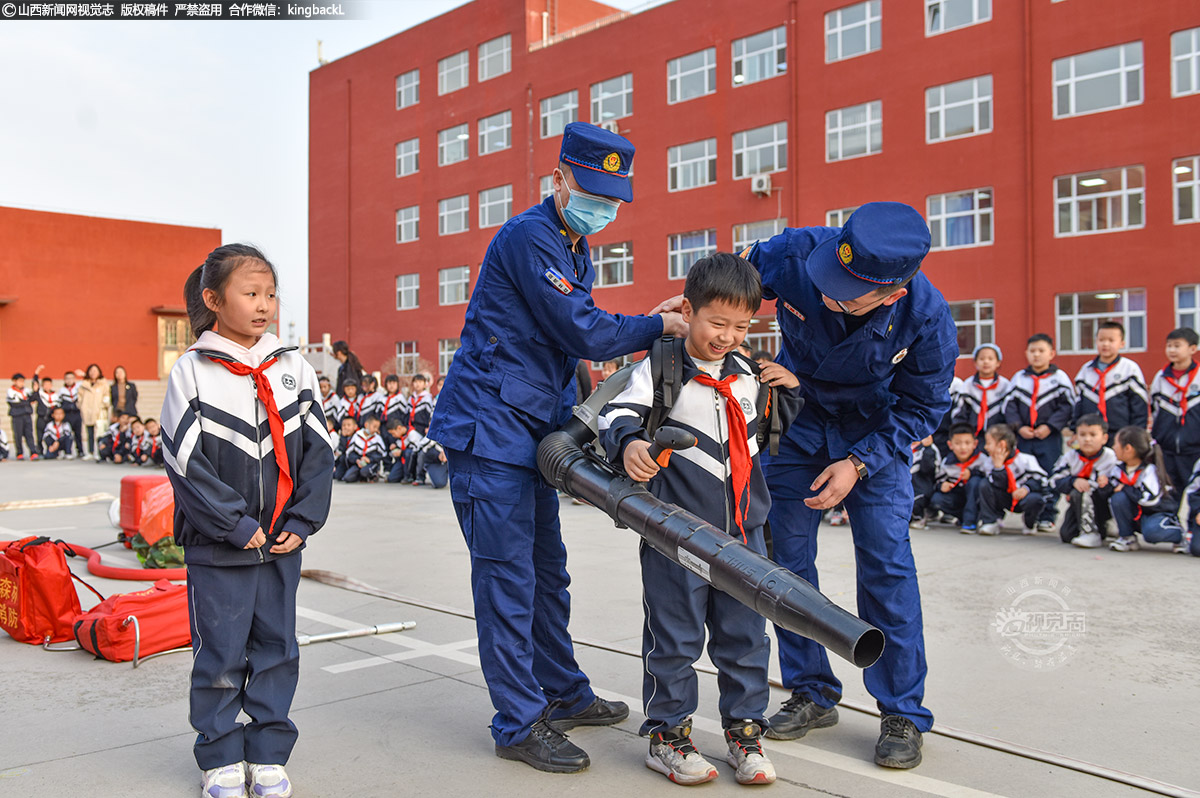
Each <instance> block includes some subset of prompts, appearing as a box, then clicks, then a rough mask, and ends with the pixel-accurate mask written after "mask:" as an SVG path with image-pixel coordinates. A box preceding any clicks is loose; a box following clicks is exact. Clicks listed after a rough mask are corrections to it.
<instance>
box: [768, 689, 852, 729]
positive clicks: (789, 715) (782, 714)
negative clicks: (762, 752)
mask: <svg viewBox="0 0 1200 798" xmlns="http://www.w3.org/2000/svg"><path fill="white" fill-rule="evenodd" d="M837 722H838V711H837V707H829V708H825V707H822V706H820V705H818V704H817V703H816V702H815V701H813V700H812V699H811V698H809V697H808V694H807V693H795V694H793V695H792V697H791V698H789V699H788V700H787V701H784V702H783V706H782V707H780V708H779V711H778V712H776V713H775V714H774V715H772V716H771V719H770V720H768V721H767V736H768V737H770V738H771V739H772V740H799V739H800V738H801V737H803V736H804V735H806V734H808V732H809V731H810V730H812V729H825V728H828V727H829V726H833V725H834V724H836V723H837Z"/></svg>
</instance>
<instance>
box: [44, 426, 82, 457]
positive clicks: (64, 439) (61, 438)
mask: <svg viewBox="0 0 1200 798" xmlns="http://www.w3.org/2000/svg"><path fill="white" fill-rule="evenodd" d="M74 441H75V433H74V432H73V431H72V430H71V425H70V424H68V423H67V422H65V421H64V422H63V423H61V424H56V423H54V422H53V421H51V422H50V423H49V424H47V425H46V429H45V430H43V431H42V445H43V446H45V447H46V449H47V451H48V450H49V448H50V444H52V443H57V444H58V452H59V453H60V454H67V453H68V452H70V451H71V444H72V443H73V442H74Z"/></svg>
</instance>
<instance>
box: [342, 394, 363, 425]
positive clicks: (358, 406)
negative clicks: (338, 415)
mask: <svg viewBox="0 0 1200 798" xmlns="http://www.w3.org/2000/svg"><path fill="white" fill-rule="evenodd" d="M365 400H366V397H365V396H362V395H360V396H356V397H354V398H353V399H347V400H346V414H347V415H349V416H351V417H353V418H354V420H355V421H360V422H361V421H362V410H363V402H364V401H365Z"/></svg>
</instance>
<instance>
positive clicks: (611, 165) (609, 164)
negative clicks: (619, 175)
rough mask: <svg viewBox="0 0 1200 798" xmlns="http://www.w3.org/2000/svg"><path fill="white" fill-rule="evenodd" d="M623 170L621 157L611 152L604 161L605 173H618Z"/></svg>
mask: <svg viewBox="0 0 1200 798" xmlns="http://www.w3.org/2000/svg"><path fill="white" fill-rule="evenodd" d="M620 168H621V156H620V155H617V154H616V153H615V152H610V153H609V154H608V156H607V157H606V158H605V159H604V171H606V172H616V171H618V170H620Z"/></svg>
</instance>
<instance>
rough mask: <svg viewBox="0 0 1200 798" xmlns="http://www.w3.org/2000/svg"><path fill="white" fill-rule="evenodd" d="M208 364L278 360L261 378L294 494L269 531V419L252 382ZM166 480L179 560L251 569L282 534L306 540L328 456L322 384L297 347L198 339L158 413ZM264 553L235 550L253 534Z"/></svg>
mask: <svg viewBox="0 0 1200 798" xmlns="http://www.w3.org/2000/svg"><path fill="white" fill-rule="evenodd" d="M209 356H212V357H216V358H221V359H226V360H230V361H236V362H240V363H244V364H245V365H247V366H250V367H251V368H255V367H257V366H259V365H260V364H261V363H263V362H266V361H267V360H270V359H271V358H272V357H278V360H276V361H275V363H273V364H272V365H271V366H270V367H269V368H267V369H266V371H265V372H263V376H265V377H266V378H267V379H268V380H269V381H270V385H271V390H272V392H273V393H274V396H275V403H276V405H277V406H278V408H279V414H280V417H281V418H282V420H283V430H284V446H285V448H286V450H287V456H288V465H289V468H290V471H291V476H292V482H293V488H292V495H291V496H290V497H289V499H288V502H287V504H286V505H285V507H284V508H283V512H282V513H281V514H280V516H279V520H278V523H277V524H276V528H275V529H269V528H268V527H269V526H270V524H271V517H272V515H273V513H274V509H275V493H276V489H277V487H278V483H279V467H278V465H277V464H276V462H275V453H274V449H273V446H272V440H271V428H270V425H269V422H268V419H267V411H266V408H265V407H264V406H263V403H262V402H261V401H260V400H259V398H258V395H257V393H256V391H255V387H254V381H253V379H252V378H251V377H249V376H245V377H241V376H238V375H236V374H233V373H232V372H230V371H228V370H226V369H225V367H224V366H222V365H221V364H220V363H214V362H212V361H211V360H209ZM161 420H162V438H163V448H164V459H165V461H166V466H167V476H168V477H169V478H170V480H171V485H172V486H173V487H174V488H175V540H176V542H178V543H179V544H181V545H182V546H183V547H184V551H185V555H184V556H185V560H186V561H187V562H188V563H197V564H200V565H251V564H255V563H260V562H263V561H264V560H267V559H274V558H275V557H276V556H278V555H274V554H271V552H270V547H271V545H272V543H273V541H274V540H275V539H277V537H278V532H280V531H283V530H286V531H288V532H290V533H292V534H295V535H299V536H300V537H301V538H302V539H306V538H307V537H308V536H309V535H311V534H312V533H313V532H315V531H317V530H318V529H320V527H321V526H322V525H323V524H324V523H325V519H326V517H327V516H328V514H329V500H330V495H331V493H332V482H333V479H332V472H333V453H332V452H331V451H330V450H329V438H328V431H327V430H326V428H325V418H324V415H323V413H322V412H321V402H320V386H319V385H318V384H317V375H316V372H315V371H313V368H312V366H310V365H309V364H308V362H307V361H306V360H305V359H304V358H303V357H301V356H300V354H299V353H298V352H297V351H296V347H284V346H280V344H279V339H278V338H276V337H275V336H274V335H272V334H270V333H266V334H264V335H263V336H262V337H261V338H260V339H259V340H258V343H256V344H255V345H254V346H253V347H252V348H250V349H246V348H244V347H242V346H240V345H238V344H236V343H234V342H233V341H230V340H229V339H228V338H224V337H222V336H220V335H218V334H216V333H214V332H211V331H209V332H205V333H204V334H203V335H201V336H200V339H199V340H198V341H196V343H195V344H193V345H192V346H191V347H189V348H188V350H187V351H186V352H185V353H184V354H183V356H182V357H180V358H179V360H177V361H176V362H175V366H174V367H173V368H172V369H171V376H170V379H169V381H168V382H167V398H166V401H165V402H164V403H163V410H162V419H161ZM260 527H261V528H262V530H263V531H264V532H265V533H266V534H267V538H268V542H267V545H264V546H262V547H261V548H258V549H243V548H242V547H243V546H245V545H246V544H247V543H248V542H249V541H250V539H251V538H252V537H253V536H254V533H255V532H256V530H258V529H259V528H260Z"/></svg>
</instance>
